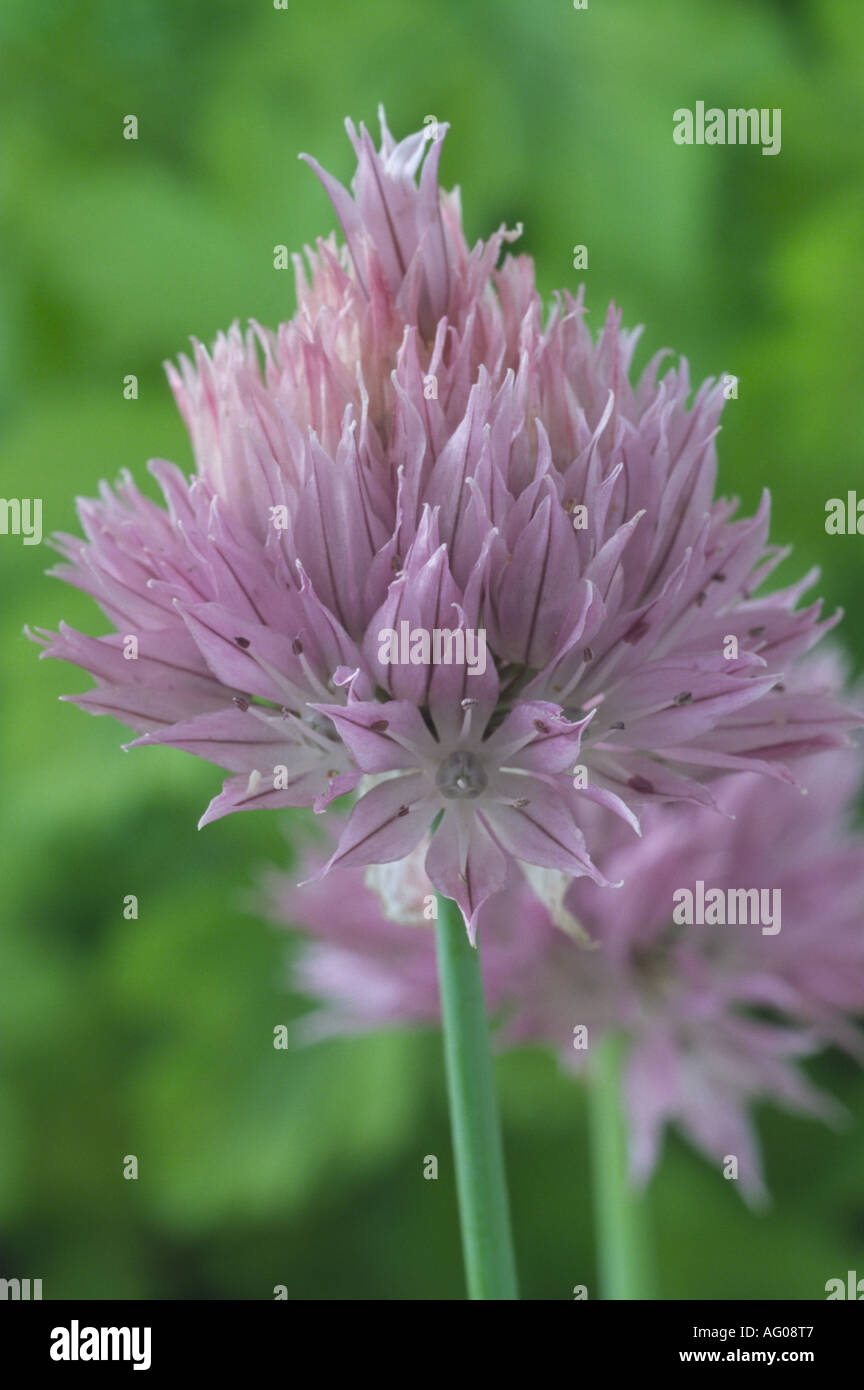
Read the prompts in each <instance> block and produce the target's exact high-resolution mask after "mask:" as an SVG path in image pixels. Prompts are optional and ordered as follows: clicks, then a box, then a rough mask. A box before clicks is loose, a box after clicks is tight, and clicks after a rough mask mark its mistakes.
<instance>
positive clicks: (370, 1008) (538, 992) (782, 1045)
mask: <svg viewBox="0 0 864 1390" xmlns="http://www.w3.org/2000/svg"><path fill="white" fill-rule="evenodd" d="M804 771H805V773H806V778H807V782H808V785H809V794H808V795H806V796H804V795H802V794H801V793H800V792H799V791H798V790H797V789H795V788H791V787H789V786H786V785H784V784H783V783H779V782H776V781H773V782H767V783H766V782H765V781H764V779H762V778H760V777H756V776H752V775H746V776H743V777H737V778H725V779H723V781H722V784H721V785H720V786H719V787H718V789H717V796H718V800H719V802H720V804H721V806H722V807H723V809H724V811H725V812H726V815H725V816H723V817H717V816H713V815H712V813H711V811H710V810H708V809H705V808H696V809H682V808H678V807H661V808H657V809H655V810H653V811H651V812H649V813H648V815H647V816H646V824H645V835H644V837H643V839H641V840H637V839H634V838H633V837H631V836H627V835H626V834H625V832H624V831H623V829H622V830H621V831H619V832H618V833H617V835H616V836H614V837H613V839H617V844H616V845H615V847H614V848H613V849H611V850H610V854H609V857H608V860H607V861H606V862H605V864H604V867H605V869H606V871H607V873H609V875H610V876H613V877H620V878H623V879H624V886H623V888H621V890H620V891H619V892H617V893H609V892H608V891H604V890H603V889H602V888H598V887H597V886H595V885H594V884H593V883H592V882H591V881H590V880H589V879H588V878H586V877H583V878H580V879H578V880H575V881H574V882H573V883H572V885H571V886H570V889H569V892H568V894H567V900H566V901H567V905H568V907H569V909H570V910H571V911H572V912H573V913H575V914H576V916H577V917H578V918H579V919H580V921H581V922H582V923H583V924H584V925H585V927H587V928H588V930H589V932H590V934H591V936H592V937H593V938H594V941H595V947H594V949H585V947H584V946H580V945H579V944H577V943H575V942H573V941H572V940H569V939H568V937H567V936H565V935H564V933H563V932H561V931H559V930H557V928H556V927H555V926H554V925H553V924H552V920H551V918H550V916H549V915H548V913H547V912H546V911H545V910H544V909H543V908H542V907H541V906H540V904H539V903H538V901H537V900H536V898H533V897H532V896H531V895H530V893H529V892H528V890H527V888H526V887H525V885H524V883H523V884H521V885H520V884H519V883H518V881H517V882H514V883H512V884H511V886H510V891H508V892H507V893H506V894H502V895H501V897H500V898H498V899H496V900H495V902H494V904H487V906H486V907H484V908H483V909H482V910H481V912H480V915H479V932H480V937H481V939H482V943H483V970H484V980H485V986H486V996H487V1003H488V1005H489V1007H490V1009H492V1010H494V1011H496V1013H497V1014H498V1017H499V1019H500V1023H501V1026H500V1028H499V1033H498V1039H499V1043H500V1044H501V1045H504V1046H508V1047H513V1046H517V1045H520V1044H535V1045H536V1044H538V1043H539V1044H544V1045H547V1046H550V1047H552V1048H553V1049H554V1050H555V1051H556V1052H557V1053H558V1055H559V1056H560V1058H561V1059H562V1061H563V1062H564V1064H565V1065H566V1066H567V1067H568V1068H572V1069H573V1070H574V1071H576V1072H577V1073H578V1072H581V1071H582V1070H583V1068H584V1066H585V1064H586V1063H588V1064H589V1065H590V1057H591V1046H592V1045H593V1044H594V1043H595V1042H596V1041H598V1040H599V1039H600V1038H601V1037H603V1036H604V1035H605V1034H607V1033H615V1034H618V1035H623V1037H624V1039H625V1040H626V1048H627V1050H626V1062H625V1090H626V1115H627V1120H628V1127H629V1134H630V1158H631V1173H632V1176H633V1178H634V1180H636V1181H639V1182H644V1181H646V1180H647V1179H648V1177H649V1176H650V1174H651V1172H652V1171H653V1169H654V1167H655V1165H656V1163H657V1161H658V1158H659V1154H660V1148H661V1141H662V1135H663V1131H664V1128H665V1126H666V1125H667V1124H675V1125H677V1126H678V1127H679V1128H680V1129H681V1130H682V1132H683V1133H684V1134H685V1135H686V1136H687V1137H688V1138H689V1139H690V1141H691V1142H692V1143H693V1144H694V1145H695V1146H696V1147H697V1148H698V1149H699V1150H700V1151H701V1152H702V1153H703V1154H704V1155H705V1156H706V1157H707V1158H708V1159H709V1160H710V1161H711V1162H712V1163H713V1164H715V1165H716V1166H717V1169H718V1171H719V1170H720V1168H721V1166H722V1165H723V1163H724V1161H725V1160H726V1159H727V1158H728V1157H730V1156H734V1157H735V1158H737V1160H738V1176H739V1178H740V1181H741V1187H742V1190H743V1192H744V1193H745V1195H747V1196H748V1197H750V1198H758V1197H760V1196H761V1195H762V1194H763V1191H764V1189H763V1183H762V1176H761V1165H760V1161H759V1149H758V1141H757V1138H756V1134H755V1130H754V1128H753V1125H752V1122H751V1120H750V1118H749V1108H750V1106H751V1104H752V1103H754V1102H757V1101H759V1100H762V1099H769V1100H773V1101H774V1102H775V1103H779V1104H782V1105H786V1106H787V1107H790V1108H793V1109H797V1110H800V1111H803V1112H806V1113H811V1114H814V1115H817V1116H819V1117H821V1118H823V1119H827V1120H832V1119H835V1118H836V1116H837V1114H838V1108H837V1106H836V1105H835V1104H834V1103H833V1102H832V1101H831V1100H830V1098H828V1097H826V1096H824V1095H823V1094H821V1093H820V1092H818V1091H816V1090H815V1089H814V1088H813V1087H812V1086H811V1085H810V1084H809V1082H808V1081H807V1080H806V1079H805V1077H804V1075H803V1073H802V1072H801V1070H800V1068H799V1065H798V1063H799V1059H800V1058H801V1057H803V1056H806V1055H809V1054H811V1053H813V1052H815V1051H816V1050H818V1049H819V1048H820V1047H824V1046H825V1045H826V1044H832V1043H834V1044H839V1045H841V1046H843V1047H845V1048H846V1049H847V1050H848V1051H849V1052H851V1053H852V1054H853V1055H854V1056H856V1057H857V1058H858V1059H859V1060H864V1042H862V1038H861V1034H860V1032H859V1031H858V1029H857V1028H856V1027H855V1024H854V1018H855V1016H856V1015H860V1013H861V1011H862V1009H864V935H862V931H861V901H862V891H864V842H862V840H861V838H860V837H858V838H855V837H854V836H853V834H852V833H851V831H850V828H849V824H848V822H849V807H850V804H851V802H852V801H853V799H854V796H855V793H856V791H857V790H858V788H859V786H860V779H861V759H860V757H858V756H857V755H854V756H852V757H851V758H850V757H849V755H848V754H842V753H831V754H827V755H824V756H821V757H819V758H814V759H808V760H807V762H806V764H805V766H804ZM604 814H605V813H604ZM406 865H407V867H408V869H409V870H410V873H409V875H407V876H406V877H405V879H404V883H403V891H402V893H400V897H402V898H403V899H404V898H405V897H411V896H412V895H413V901H412V904H411V906H412V908H413V910H414V912H415V913H416V917H414V918H413V920H414V921H415V922H419V923H420V924H419V925H413V926H411V927H401V928H400V927H397V926H395V925H394V924H393V923H392V922H386V921H385V920H384V917H383V910H382V901H381V895H382V892H383V896H384V900H385V902H386V898H387V895H388V893H389V894H392V892H393V885H392V884H390V885H387V886H386V888H384V886H383V885H382V884H381V883H380V881H379V882H378V883H377V884H375V885H370V884H369V882H368V880H367V884H366V885H364V884H363V881H362V877H361V874H360V872H359V871H358V870H337V871H336V872H335V875H334V879H335V881H334V879H325V880H323V881H321V882H319V883H317V884H316V885H315V888H314V889H313V890H311V892H310V890H309V889H304V890H302V891H298V890H297V889H296V888H295V887H294V884H293V879H291V880H289V879H287V878H286V877H285V876H284V875H282V876H276V877H274V878H273V879H272V880H271V883H270V885H269V900H270V905H271V912H272V914H273V915H274V916H275V917H276V919H277V920H281V921H282V922H284V923H287V922H291V923H294V924H297V925H299V927H300V928H301V930H302V931H303V932H304V933H305V937H306V939H305V942H304V944H303V946H302V948H301V951H300V953H299V957H298V961H297V970H296V979H297V983H298V985H299V987H300V988H301V989H302V990H305V991H306V992H307V993H309V994H310V995H311V996H312V997H313V998H316V999H318V1000H319V1001H320V1004H321V1005H322V1006H323V1007H322V1008H321V1009H319V1010H318V1011H316V1012H314V1013H313V1014H311V1015H309V1016H308V1019H309V1022H308V1023H307V1025H306V1026H307V1030H308V1031H309V1032H310V1033H311V1034H312V1035H314V1036H320V1035H322V1034H327V1033H334V1032H358V1031H365V1030H368V1029H370V1028H379V1027H382V1026H384V1025H392V1024H401V1025H407V1024H424V1023H432V1022H437V1020H438V1017H439V1006H438V993H437V981H436V963H435V941H434V934H433V932H432V931H431V930H430V929H429V928H430V924H429V923H428V922H425V923H423V922H422V920H421V918H422V914H421V913H420V912H419V911H418V909H419V907H420V904H422V903H423V902H424V901H428V899H427V898H426V897H425V896H424V895H426V894H428V893H429V892H430V891H431V887H430V884H429V883H428V881H426V882H424V881H423V878H422V876H421V875H420V874H419V862H418V856H417V855H416V854H415V855H414V856H413V858H412V859H410V860H408V861H406ZM700 880H701V881H702V882H703V883H704V884H705V886H706V889H710V890H721V891H723V892H726V891H727V890H730V891H736V890H744V891H752V890H754V889H756V890H759V892H760V893H761V892H762V891H763V890H764V891H765V893H766V894H770V895H771V903H772V906H778V905H779V906H780V913H781V915H780V930H778V931H775V930H773V927H774V926H776V922H775V923H773V924H772V928H771V929H769V930H768V931H767V932H766V931H764V930H763V929H762V927H761V926H760V925H759V924H754V923H753V922H752V921H748V922H745V923H742V924H739V925H732V924H729V923H728V922H727V923H726V924H725V925H716V924H715V925H710V924H707V925H700V924H698V923H694V924H693V925H676V923H675V921H674V920H673V913H674V911H675V902H676V900H677V899H676V894H680V892H681V890H683V889H688V890H690V891H693V892H694V893H695V892H696V889H697V884H698V882H699V881H700ZM409 885H410V892H409V891H408V888H409ZM372 886H374V887H376V889H377V892H375V893H373V891H372ZM777 895H779V896H777ZM400 910H401V912H402V913H403V916H404V919H406V920H412V914H411V912H410V911H408V910H406V906H405V903H404V901H403V903H402V906H401V909H400ZM772 915H773V914H772ZM581 1029H585V1030H586V1038H587V1044H588V1045H587V1047H583V1046H581V1044H578V1043H577V1042H576V1041H575V1040H574V1039H575V1037H576V1032H577V1030H581Z"/></svg>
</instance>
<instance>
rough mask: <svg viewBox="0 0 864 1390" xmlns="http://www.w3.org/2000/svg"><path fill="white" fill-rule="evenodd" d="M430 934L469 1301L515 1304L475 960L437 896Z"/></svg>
mask: <svg viewBox="0 0 864 1390" xmlns="http://www.w3.org/2000/svg"><path fill="white" fill-rule="evenodd" d="M435 930H436V938H437V943H438V980H439V983H440V987H441V1018H442V1023H443V1029H444V1057H445V1062H446V1068H447V1093H448V1096H449V1099H450V1123H451V1127H452V1131H453V1153H454V1157H455V1161H456V1189H457V1193H458V1196H459V1217H460V1223H461V1226H462V1249H463V1253H464V1257H465V1277H466V1281H467V1284H468V1297H469V1298H471V1299H517V1298H518V1297H519V1294H518V1292H517V1286H516V1266H515V1261H514V1258H513V1241H512V1237H511V1234H510V1212H509V1207H508V1202H507V1182H506V1178H505V1176H504V1149H503V1146H502V1143H501V1125H500V1122H499V1119H498V1108H497V1105H496V1102H495V1086H494V1079H493V1074H492V1057H491V1054H490V1051H489V1030H488V1026H487V1022H486V1003H485V1000H484V997H483V978H482V975H481V973H480V957H479V954H478V952H477V951H476V950H475V948H474V947H473V946H472V945H471V944H470V942H469V941H468V937H467V934H466V932H465V923H464V921H463V920H462V914H461V912H460V911H459V908H458V907H457V906H456V904H455V903H454V902H452V901H451V900H450V899H449V898H443V897H440V896H439V898H438V917H437V921H436V928H435Z"/></svg>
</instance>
